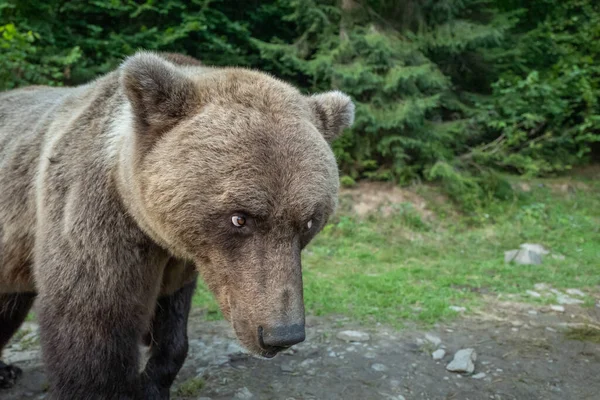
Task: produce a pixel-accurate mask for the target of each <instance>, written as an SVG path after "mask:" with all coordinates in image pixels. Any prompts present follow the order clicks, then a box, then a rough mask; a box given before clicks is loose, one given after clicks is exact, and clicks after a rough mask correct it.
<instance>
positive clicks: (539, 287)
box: [533, 283, 550, 292]
mask: <svg viewBox="0 0 600 400" xmlns="http://www.w3.org/2000/svg"><path fill="white" fill-rule="evenodd" d="M533 288H534V289H535V290H537V291H539V292H544V291H546V290H550V285H548V284H547V283H536V284H535V285H533Z"/></svg>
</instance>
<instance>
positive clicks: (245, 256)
mask: <svg viewBox="0 0 600 400" xmlns="http://www.w3.org/2000/svg"><path fill="white" fill-rule="evenodd" d="M120 87H121V89H122V91H123V93H124V98H125V99H126V101H125V102H124V103H123V105H122V108H123V110H125V111H124V113H125V114H123V115H125V117H120V120H121V122H122V124H124V125H127V124H129V125H127V126H128V127H129V128H128V130H129V131H130V133H128V139H130V140H127V142H126V145H125V146H124V147H123V151H121V160H122V163H124V164H126V165H127V170H128V171H129V172H127V173H126V174H125V175H127V176H126V177H125V181H127V185H128V186H129V187H130V191H131V193H132V198H133V199H134V200H133V203H134V206H133V207H134V209H135V210H134V212H133V214H134V215H135V216H136V220H137V221H138V223H139V224H140V226H141V227H142V228H143V229H144V230H145V231H146V232H147V233H148V234H149V235H150V236H151V237H152V238H153V239H154V240H155V241H156V242H158V243H159V244H161V245H163V246H164V247H165V248H166V249H168V250H169V251H170V252H171V253H172V254H173V255H174V256H176V257H180V258H182V259H186V260H191V261H193V262H194V263H195V265H196V266H197V268H198V270H199V271H200V273H201V275H202V277H203V279H204V280H205V282H206V283H207V285H208V287H209V288H210V290H211V291H212V292H213V293H214V295H215V297H216V299H217V300H218V303H219V306H220V308H221V310H222V312H223V314H224V316H225V317H226V318H227V319H228V320H230V321H231V323H232V325H233V327H234V329H235V332H236V334H237V336H238V338H239V340H240V341H241V343H242V344H243V345H244V346H245V347H247V348H248V349H249V350H250V351H252V352H254V353H257V354H260V355H262V356H265V357H272V356H274V355H275V354H276V353H277V352H278V351H279V350H281V349H284V348H286V347H289V346H290V345H293V344H295V343H297V342H300V341H302V340H304V335H305V331H304V302H303V293H302V267H301V262H300V252H301V250H302V249H303V248H304V247H305V246H306V245H307V244H308V243H309V242H310V241H311V239H312V238H313V237H314V236H315V235H316V234H317V233H318V232H319V231H320V230H321V229H322V228H323V226H324V224H325V223H326V221H327V219H328V217H329V216H330V215H331V214H332V213H333V212H334V210H335V207H336V204H337V193H338V188H339V178H338V168H337V164H336V160H335V158H334V155H333V152H332V150H331V147H330V143H331V141H332V140H333V139H334V138H335V137H336V136H338V135H339V134H340V133H341V131H342V130H343V129H344V128H346V127H349V126H350V125H351V124H352V121H353V118H354V105H353V104H352V101H351V100H350V98H349V97H348V96H346V95H345V94H343V93H341V92H338V91H331V92H326V93H322V94H317V95H313V96H306V95H303V94H301V93H300V92H299V91H298V90H297V89H295V88H294V87H292V86H290V85H288V84H286V83H284V82H282V81H280V80H278V79H275V78H273V77H270V76H268V75H267V74H264V73H261V72H257V71H252V70H247V69H240V68H207V67H202V66H197V65H196V66H191V65H188V66H185V65H175V64H173V63H171V62H169V61H167V60H166V59H165V58H163V57H160V56H159V55H156V54H153V53H148V52H141V53H138V54H136V55H134V56H132V57H130V58H129V59H127V60H126V61H125V62H124V64H123V65H122V66H121V69H120Z"/></svg>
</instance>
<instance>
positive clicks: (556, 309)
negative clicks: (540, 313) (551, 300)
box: [550, 304, 565, 312]
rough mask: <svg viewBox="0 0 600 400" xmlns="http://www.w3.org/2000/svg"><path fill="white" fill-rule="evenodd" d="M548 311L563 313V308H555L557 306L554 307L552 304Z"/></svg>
mask: <svg viewBox="0 0 600 400" xmlns="http://www.w3.org/2000/svg"><path fill="white" fill-rule="evenodd" d="M550 309H551V310H552V311H556V312H565V308H564V307H563V306H557V305H554V304H552V305H551V306H550Z"/></svg>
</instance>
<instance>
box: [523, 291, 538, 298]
mask: <svg viewBox="0 0 600 400" xmlns="http://www.w3.org/2000/svg"><path fill="white" fill-rule="evenodd" d="M525 293H527V294H528V295H530V296H531V297H542V295H541V294H539V293H538V292H534V291H533V290H527V291H525Z"/></svg>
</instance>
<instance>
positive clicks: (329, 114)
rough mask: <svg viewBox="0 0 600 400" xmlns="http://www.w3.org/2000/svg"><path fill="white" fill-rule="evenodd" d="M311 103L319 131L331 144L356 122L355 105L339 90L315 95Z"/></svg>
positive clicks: (310, 100) (310, 99)
mask: <svg viewBox="0 0 600 400" xmlns="http://www.w3.org/2000/svg"><path fill="white" fill-rule="evenodd" d="M309 102H310V105H311V108H312V111H313V115H314V118H315V119H316V125H317V129H319V131H320V132H321V134H322V135H323V137H324V138H325V140H327V142H329V143H331V142H332V141H333V139H335V138H336V137H338V136H339V134H340V133H342V131H343V130H344V129H345V128H349V127H350V126H352V123H353V122H354V103H352V99H350V97H349V96H348V95H346V94H344V93H342V92H340V91H338V90H333V91H331V92H325V93H320V94H315V95H313V96H311V97H310V98H309Z"/></svg>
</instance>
